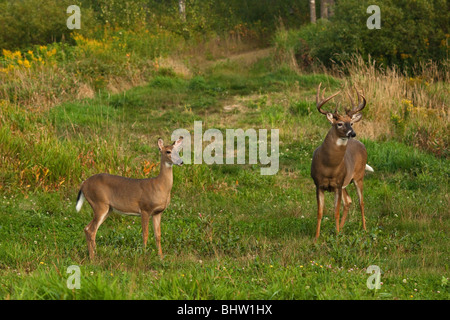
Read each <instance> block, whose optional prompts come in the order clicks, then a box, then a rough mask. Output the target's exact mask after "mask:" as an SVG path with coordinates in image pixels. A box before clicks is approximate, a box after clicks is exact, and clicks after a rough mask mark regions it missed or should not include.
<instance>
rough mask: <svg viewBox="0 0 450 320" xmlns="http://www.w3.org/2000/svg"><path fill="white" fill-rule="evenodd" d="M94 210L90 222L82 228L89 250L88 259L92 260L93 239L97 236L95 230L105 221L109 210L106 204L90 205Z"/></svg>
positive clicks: (94, 244) (93, 252)
mask: <svg viewBox="0 0 450 320" xmlns="http://www.w3.org/2000/svg"><path fill="white" fill-rule="evenodd" d="M91 206H92V209H93V210H94V218H93V219H92V221H91V222H89V224H88V225H87V226H86V228H84V233H85V235H86V242H87V246H88V250H89V258H90V259H93V258H94V257H95V251H96V247H97V245H96V243H95V237H96V235H97V230H98V228H99V227H100V225H101V224H102V223H103V222H104V221H105V220H106V218H107V217H108V215H109V213H110V212H111V209H110V207H109V205H107V204H91Z"/></svg>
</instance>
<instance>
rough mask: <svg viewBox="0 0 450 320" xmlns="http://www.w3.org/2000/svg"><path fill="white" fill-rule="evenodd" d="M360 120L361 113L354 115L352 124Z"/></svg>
mask: <svg viewBox="0 0 450 320" xmlns="http://www.w3.org/2000/svg"><path fill="white" fill-rule="evenodd" d="M361 119H362V114H361V113H355V114H354V115H353V116H352V122H358V121H359V120H361Z"/></svg>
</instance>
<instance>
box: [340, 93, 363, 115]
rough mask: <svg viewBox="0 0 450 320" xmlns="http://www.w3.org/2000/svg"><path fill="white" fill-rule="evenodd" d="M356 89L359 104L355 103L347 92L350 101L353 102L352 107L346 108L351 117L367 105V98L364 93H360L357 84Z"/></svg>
mask: <svg viewBox="0 0 450 320" xmlns="http://www.w3.org/2000/svg"><path fill="white" fill-rule="evenodd" d="M355 90H356V94H357V95H358V106H356V105H355V103H354V102H353V99H352V97H351V95H350V94H349V93H348V92H347V95H348V98H349V99H350V103H351V104H352V108H351V109H348V108H345V113H346V114H347V115H348V116H349V117H351V116H353V115H354V114H355V113H358V112H360V111H361V110H362V109H364V107H365V106H366V98H365V97H364V95H363V94H360V93H359V91H358V88H357V87H356V86H355Z"/></svg>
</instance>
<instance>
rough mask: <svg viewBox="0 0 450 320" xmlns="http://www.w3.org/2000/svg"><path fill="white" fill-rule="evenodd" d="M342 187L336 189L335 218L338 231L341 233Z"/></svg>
mask: <svg viewBox="0 0 450 320" xmlns="http://www.w3.org/2000/svg"><path fill="white" fill-rule="evenodd" d="M341 200H342V188H336V190H335V191H334V219H335V221H336V233H339V210H340V209H341Z"/></svg>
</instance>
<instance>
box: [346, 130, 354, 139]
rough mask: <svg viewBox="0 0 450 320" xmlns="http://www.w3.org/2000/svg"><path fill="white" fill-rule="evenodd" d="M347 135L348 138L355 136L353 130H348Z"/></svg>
mask: <svg viewBox="0 0 450 320" xmlns="http://www.w3.org/2000/svg"><path fill="white" fill-rule="evenodd" d="M347 137H349V138H354V137H356V133H355V131H353V130H348V132H347Z"/></svg>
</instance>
